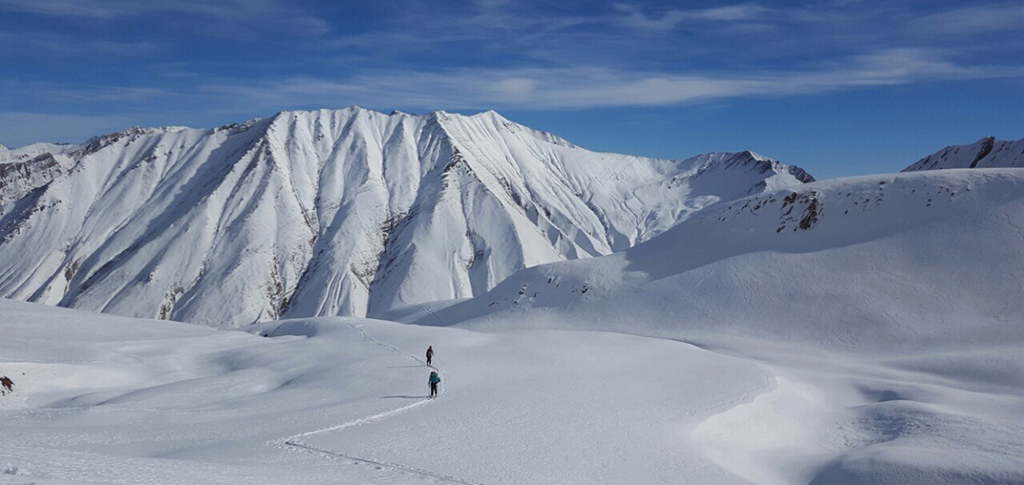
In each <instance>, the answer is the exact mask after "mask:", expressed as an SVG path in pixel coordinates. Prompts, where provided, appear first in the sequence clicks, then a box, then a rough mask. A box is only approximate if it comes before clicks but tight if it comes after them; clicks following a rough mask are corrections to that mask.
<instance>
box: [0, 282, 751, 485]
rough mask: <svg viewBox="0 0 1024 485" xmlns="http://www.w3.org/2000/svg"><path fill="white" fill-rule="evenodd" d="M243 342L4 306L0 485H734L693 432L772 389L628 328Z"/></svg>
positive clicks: (391, 331) (313, 332)
mask: <svg viewBox="0 0 1024 485" xmlns="http://www.w3.org/2000/svg"><path fill="white" fill-rule="evenodd" d="M250 330H251V332H252V333H244V332H239V331H217V330H212V329H209V328H204V327H200V326H195V325H186V324H178V323H172V322H161V321H153V320H134V319H127V318H121V317H113V316H108V315H100V314H89V313H84V312H79V311H73V310H66V309H57V308H51V307H44V306H41V305H34V304H28V303H22V302H12V301H3V300H0V335H3V338H2V339H0V355H2V356H3V357H2V360H0V375H9V376H11V377H12V378H13V379H14V381H15V393H14V394H11V395H8V396H3V397H0V420H2V422H3V436H4V439H2V440H0V472H2V474H0V483H5V484H7V483H12V484H26V483H37V484H57V483H61V484H63V483H82V482H85V483H132V484H147V483H160V484H176V483H181V484H214V483H224V484H231V483H250V484H280V483H319V484H335V483H337V484H354V483H360V484H397V483H401V484H416V483H431V484H438V483H442V484H443V483H463V484H466V483H472V484H479V483H486V484H518V483H536V484H547V483H550V484H565V483H581V484H582V483H588V484H603V483H664V482H676V481H678V480H679V479H680V477H687V479H688V480H692V481H693V482H694V483H722V484H733V483H735V484H738V483H743V482H742V480H740V479H739V478H737V477H735V476H734V475H732V474H731V473H729V472H727V471H725V470H723V469H721V468H719V467H717V466H715V465H714V464H713V462H712V461H711V460H710V459H708V458H705V457H704V456H702V455H701V454H700V453H697V452H696V450H698V449H699V446H700V443H698V442H696V441H694V440H692V439H691V438H690V437H689V436H690V435H689V433H690V431H691V430H692V429H694V428H695V427H696V426H698V425H699V424H700V423H701V422H702V421H703V420H705V419H707V418H708V417H709V416H711V415H714V414H715V413H717V412H719V411H721V410H723V409H729V408H731V407H733V406H735V405H737V404H740V403H743V402H748V401H750V399H751V398H752V397H753V396H754V395H756V394H758V393H760V392H763V391H764V390H766V389H768V388H770V386H771V380H770V376H769V375H768V374H767V373H766V372H765V371H764V370H763V369H761V368H760V367H759V366H758V365H756V364H754V363H751V362H746V361H743V360H741V359H737V358H734V357H729V356H724V355H719V354H715V353H711V352H706V351H702V350H700V349H697V348H696V347H693V346H691V345H687V344H684V343H680V342H673V341H668V340H656V339H646V338H638V337H630V336H627V335H620V334H606V333H598V332H593V333H580V332H553V331H532V332H515V333H507V334H480V333H476V332H471V331H466V330H458V329H447V328H437V327H416V326H407V325H399V324H395V323H389V322H382V321H376V320H366V319H356V318H336V317H334V318H321V319H313V320H292V321H284V322H273V323H267V324H262V325H259V326H256V327H253V328H251V329H250ZM258 335H269V337H260V336H258ZM429 344H433V345H434V348H435V349H436V350H437V354H436V356H435V363H436V364H437V365H438V366H439V368H440V369H441V374H442V379H443V381H442V394H441V395H440V397H439V398H438V399H436V400H433V401H431V400H427V399H425V394H426V379H427V375H428V372H429V370H430V369H429V368H427V367H425V366H424V365H423V363H422V361H421V360H420V357H419V356H420V355H421V354H422V352H423V350H424V349H425V348H426V346H427V345H429ZM641 357H642V358H641ZM679 369H688V370H689V372H679V371H678V370H679ZM553 371H554V372H553Z"/></svg>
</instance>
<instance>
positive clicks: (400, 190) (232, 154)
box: [0, 107, 813, 326]
mask: <svg viewBox="0 0 1024 485" xmlns="http://www.w3.org/2000/svg"><path fill="white" fill-rule="evenodd" d="M44 153H48V154H50V156H51V157H52V158H53V160H52V161H51V160H49V159H46V158H45V157H44V159H40V160H35V158H31V159H30V160H35V161H34V162H32V163H30V164H29V165H25V166H19V167H18V168H15V166H12V167H11V169H10V170H8V171H7V172H8V173H7V174H6V175H0V296H4V297H9V298H14V299H21V300H28V301H37V302H44V303H49V304H55V305H60V306H66V307H73V308H81V309H87V310H97V311H104V312H109V313H115V314H121V315H126V316H136V317H156V318H168V319H174V320H182V321H189V322H194V323H202V324H207V325H213V326H238V325H243V324H247V323H251V322H254V321H258V320H263V319H272V318H281V317H293V316H294V317H302V316H317V315H358V316H363V315H374V314H380V313H383V312H385V311H387V310H388V309H390V308H392V307H394V306H401V305H406V304H414V303H417V302H424V301H433V300H438V299H445V298H464V297H468V296H472V295H474V294H477V293H479V292H483V291H486V290H487V289H489V288H491V287H493V286H494V285H495V284H497V283H498V282H500V281H501V280H503V279H504V278H505V277H507V276H509V275H510V274H512V273H514V272H515V271H518V270H519V269H522V268H525V267H529V266H533V265H536V264H541V263H545V262H552V261H559V260H564V259H577V258H586V257H592V256H598V255H602V254H608V253H610V252H612V251H616V250H621V249H625V248H628V247H630V246H632V245H634V244H636V243H638V242H641V241H645V240H648V239H650V238H652V237H654V236H656V235H658V234H660V233H661V232H664V231H665V230H667V229H668V228H670V227H672V226H674V225H675V224H676V223H678V222H679V221H682V220H685V219H686V218H688V217H689V216H690V215H692V214H693V213H695V212H697V211H700V210H701V209H703V208H705V207H707V206H709V205H713V204H715V203H717V202H719V201H722V200H730V199H734V198H737V197H742V196H746V195H750V194H752V193H757V192H759V191H764V190H768V189H774V188H779V187H785V186H789V185H794V184H800V183H803V182H805V181H808V180H812V179H813V178H812V177H810V176H809V175H807V174H806V172H804V171H803V170H802V169H799V168H797V167H790V166H787V165H785V164H781V163H779V162H776V161H773V160H771V159H768V158H765V157H760V156H757V155H755V154H753V153H752V152H740V153H737V154H733V153H721V152H716V153H709V154H704V155H699V156H697V157H691V158H689V159H684V160H662V159H652V158H647V157H635V156H630V155H618V154H610V153H599V152H591V151H588V150H585V149H583V148H580V147H578V146H577V145H575V144H573V143H571V142H569V141H567V140H565V139H563V138H561V137H558V136H556V135H553V134H551V133H547V132H543V131H540V130H534V129H532V128H529V127H526V126H524V125H521V124H518V123H515V122H512V121H509V120H508V119H506V118H504V117H503V116H501V115H500V114H498V113H496V112H493V111H485V112H481V113H477V114H475V115H460V114H450V113H447V112H444V111H435V112H431V113H427V114H424V115H410V114H405V113H396V114H391V115H389V114H384V113H381V112H378V111H373V110H366V109H362V108H358V107H350V108H345V109H341V110H315V111H282V112H279V113H277V114H275V115H273V116H270V117H266V118H256V119H253V120H249V121H247V122H245V123H242V124H234V123H233V124H228V125H223V126H220V127H217V128H211V129H198V128H187V127H180V126H170V127H159V128H139V127H133V128H128V129H126V130H121V131H118V132H114V133H110V134H107V135H103V136H98V137H94V138H92V139H90V140H89V141H87V142H86V143H83V144H81V145H45V144H44V145H38V144H37V145H32V146H30V147H23V148H21V149H15V150H12V151H9V152H5V154H4V155H3V158H4V160H5V161H7V164H9V163H11V162H12V161H15V160H17V161H20V162H25V161H28V160H23V158H26V157H27V156H28V155H31V154H36V157H39V156H43V154H44ZM7 164H0V167H5V166H6V165H7ZM43 167H48V168H47V169H44V168H43Z"/></svg>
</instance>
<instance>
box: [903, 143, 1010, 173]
mask: <svg viewBox="0 0 1024 485" xmlns="http://www.w3.org/2000/svg"><path fill="white" fill-rule="evenodd" d="M1011 167H1014V168H1024V139H1022V140H1016V141H1003V140H996V139H995V138H994V137H991V136H987V137H985V138H982V139H981V140H978V141H977V142H975V143H972V144H970V145H953V146H948V147H946V148H944V149H942V150H940V151H938V152H937V153H934V154H932V155H929V156H927V157H924V158H922V159H920V160H918V161H917V162H915V163H913V164H912V165H910V166H909V167H907V168H905V169H903V171H904V172H917V171H921V170H948V169H951V168H1011Z"/></svg>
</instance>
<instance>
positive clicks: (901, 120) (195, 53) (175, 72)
mask: <svg viewBox="0 0 1024 485" xmlns="http://www.w3.org/2000/svg"><path fill="white" fill-rule="evenodd" d="M351 105H358V106H362V107H365V108H372V109H377V110H380V111H384V112H390V111H392V110H395V109H398V110H402V111H406V112H413V113H420V112H428V111H433V110H446V111H450V112H463V113H473V112H477V111H483V110H487V109H494V110H497V111H499V112H500V113H502V114H503V115H504V116H505V117H507V118H509V119H512V120H514V121H517V122H520V123H523V124H525V125H528V126H531V127H533V128H537V129H542V130H546V131H550V132H552V133H555V134H558V135H560V136H562V137H564V138H567V139H569V140H570V141H572V142H574V143H577V144H579V145H581V146H583V147H586V148H589V149H592V150H600V151H614V152H621V153H629V154H635V155H646V156H654V157H662V158H686V157H689V156H692V155H696V154H698V153H702V152H707V151H738V150H745V149H749V150H753V151H755V152H758V153H761V154H763V155H766V156H769V157H772V158H775V159H778V160H781V161H783V162H786V163H791V164H796V165H800V166H802V167H804V168H805V169H807V170H808V172H810V173H811V174H812V175H814V176H816V177H817V178H832V177H838V176H847V175H858V174H867V173H878V172H893V171H898V170H899V169H901V168H902V167H904V166H906V165H909V164H910V163H912V162H914V161H915V160H917V159H918V158H921V157H923V156H925V155H928V154H930V153H932V152H935V151H937V150H939V149H941V148H943V147H945V146H947V145H951V144H965V143H971V142H974V141H976V140H978V139H980V138H982V137H983V136H988V135H992V136H996V137H997V138H1001V139H1020V138H1024V2H1020V1H1019V0H1018V1H1011V2H999V1H996V2H985V1H944V0H891V1H859V0H827V1H805V2H795V1H785V2H778V1H757V0H755V1H750V2H738V3H737V2H707V1H692V2H685V1H677V2H657V1H628V0H626V1H612V2H602V1H589V0H588V1H583V0H561V1H559V2H550V1H506V0H475V1H458V0H445V1H441V0H389V1H386V2H380V1H344V2H336V1H322V2H315V1H303V0H224V1H217V0H130V1H127V0H0V143H3V144H5V145H8V146H12V147H15V146H21V145H25V144H29V143H33V142H38V141H57V142H81V141H84V140H86V139H87V138H89V137H91V136H94V135H100V134H104V133H109V132H113V131H117V130H121V129H124V128H127V127H130V126H135V125H138V126H163V125H187V126H194V127H213V126H220V125H223V124H227V123H232V122H242V121H246V120H248V119H252V118H256V117H265V116H269V115H272V114H274V113H276V112H278V111H282V110H292V109H320V108H342V107H346V106H351Z"/></svg>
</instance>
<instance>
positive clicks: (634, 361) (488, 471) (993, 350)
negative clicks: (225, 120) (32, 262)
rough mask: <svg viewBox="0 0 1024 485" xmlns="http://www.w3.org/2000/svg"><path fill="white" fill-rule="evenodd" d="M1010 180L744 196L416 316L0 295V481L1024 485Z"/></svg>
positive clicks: (995, 177) (885, 180) (962, 175)
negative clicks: (435, 387) (65, 303)
mask: <svg viewBox="0 0 1024 485" xmlns="http://www.w3.org/2000/svg"><path fill="white" fill-rule="evenodd" d="M1022 189H1024V172H1021V171H1019V170H1013V169H1002V170H995V169H981V170H943V171H929V172H920V173H908V174H892V175H878V176H870V177H859V178H852V179H840V180H832V181H824V182H816V183H812V184H808V185H805V186H800V187H798V188H790V189H781V190H777V191H774V192H768V193H764V194H758V195H754V196H751V197H748V198H745V199H741V200H735V201H731V202H725V203H722V204H719V205H717V206H715V207H713V208H709V209H707V210H703V211H700V212H699V213H696V214H695V215H694V216H693V217H691V218H689V219H688V220H686V221H684V222H682V223H681V224H679V225H678V226H676V227H674V228H672V229H670V230H668V231H666V232H665V233H664V234H661V235H660V236H657V237H655V238H653V239H651V240H649V241H647V242H644V243H642V244H639V245H637V246H636V247H633V248H631V249H628V250H626V251H623V252H621V253H615V254H612V255H608V256H601V257H596V258H590V259H586V260H577V261H565V262H557V263H552V264H546V265H541V266H537V267H533V268H528V269H525V270H522V271H520V272H518V273H516V274H515V275H513V276H512V277H510V278H509V279H508V280H507V281H505V282H503V283H501V284H499V285H498V286H496V287H495V288H494V289H492V290H491V291H489V292H487V293H485V294H482V295H480V296H477V297H474V298H468V299H462V300H457V301H447V302H443V303H427V304H420V305H413V306H408V307H404V308H397V309H393V310H391V311H389V312H387V313H386V315H385V316H387V317H388V318H394V319H400V320H403V321H418V322H419V323H421V324H423V325H407V324H400V323H394V322H386V321H380V320H371V319H364V318H338V317H327V318H316V319H296V320H286V321H278V322H267V323H262V324H259V325H254V326H249V327H246V328H245V330H246V331H238V330H215V329H210V328H204V327H200V326H190V325H185V324H178V323H173V322H163V321H156V320H140V319H129V318H122V317H115V316H110V315H101V314H92V313H85V312H80V311H74V310H67V309H59V308H52V307H46V306H41V305H35V304H29V303H22V302H15V301H4V300H0V337H2V338H0V356H2V357H0V375H8V376H10V377H12V378H13V379H14V381H15V388H14V389H15V392H14V393H13V394H8V395H6V396H0V420H2V423H3V431H2V432H3V436H4V439H3V440H0V467H2V468H0V471H4V474H3V475H0V477H2V478H0V483H16V484H27V483H41V484H51V483H52V484H57V483H60V484H64V483H82V482H85V483H161V484H173V483H242V482H244V483H256V484H258V483H268V484H269V483H275V484H276V483H369V484H373V483H381V484H393V483H403V484H409V483H433V484H437V483H460V484H520V483H539V484H545V483H551V484H556V483H557V484H565V483H580V484H602V483H637V484H647V483H697V484H749V483H755V484H771V485H774V484H813V485H845V484H922V485H924V484H940V485H941V484H949V485H952V484H964V483H985V484H1007V485H1008V484H1020V483H1024V461H1022V460H1021V459H1020V457H1021V456H1024V352H1022V349H1024V330H1022V327H1021V325H1020V322H1021V316H1022V315H1024V312H1022V310H1024V309H1022V308H1021V305H1022V303H1021V302H1020V301H1019V298H1018V296H1019V294H1020V292H1021V278H1020V275H1021V274H1022V269H1024V268H1021V265H1022V264H1024V263H1022V260H1021V258H1020V248H1021V242H1022V240H1024V190H1022ZM584 290H585V291H584ZM428 325H430V326H428ZM428 345H433V347H434V349H435V350H436V355H435V364H436V365H437V368H438V370H439V371H440V373H441V376H442V380H443V381H442V393H441V395H440V397H439V398H437V399H436V400H427V399H425V397H424V396H425V394H426V378H427V374H428V372H429V369H428V368H427V367H425V366H424V363H423V361H422V357H421V356H422V354H423V351H424V350H425V348H426V347H427V346H428Z"/></svg>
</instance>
